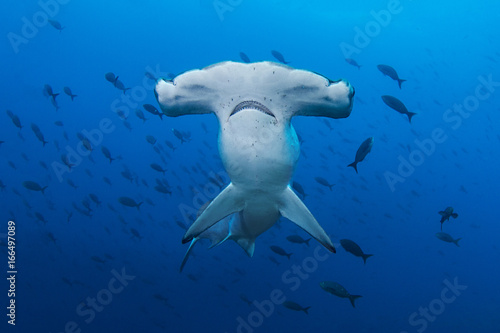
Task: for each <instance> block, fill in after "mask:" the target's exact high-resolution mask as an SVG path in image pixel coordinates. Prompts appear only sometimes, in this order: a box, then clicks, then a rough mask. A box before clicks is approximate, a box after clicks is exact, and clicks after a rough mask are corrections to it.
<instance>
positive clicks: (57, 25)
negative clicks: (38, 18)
mask: <svg viewBox="0 0 500 333" xmlns="http://www.w3.org/2000/svg"><path fill="white" fill-rule="evenodd" d="M49 23H50V25H51V26H53V27H54V28H56V29H57V30H59V32H61V31H62V30H63V29H64V28H65V27H63V26H62V25H61V23H59V22H58V21H56V20H49Z"/></svg>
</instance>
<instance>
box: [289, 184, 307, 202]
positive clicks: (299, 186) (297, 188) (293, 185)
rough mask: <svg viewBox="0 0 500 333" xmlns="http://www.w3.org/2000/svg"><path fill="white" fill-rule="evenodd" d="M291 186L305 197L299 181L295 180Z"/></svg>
mask: <svg viewBox="0 0 500 333" xmlns="http://www.w3.org/2000/svg"><path fill="white" fill-rule="evenodd" d="M292 188H293V189H294V190H295V191H297V193H298V194H300V195H301V196H302V197H303V198H305V197H306V192H305V191H304V188H303V187H302V185H300V184H299V183H297V182H295V181H294V182H292Z"/></svg>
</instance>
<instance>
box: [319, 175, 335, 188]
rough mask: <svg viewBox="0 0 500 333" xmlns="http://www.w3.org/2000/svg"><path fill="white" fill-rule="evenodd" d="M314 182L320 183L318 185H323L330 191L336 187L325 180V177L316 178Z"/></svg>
mask: <svg viewBox="0 0 500 333" xmlns="http://www.w3.org/2000/svg"><path fill="white" fill-rule="evenodd" d="M314 180H315V181H316V182H317V183H318V184H321V185H323V186H326V187H328V188H329V189H330V191H331V190H332V187H333V186H335V184H330V183H329V182H328V181H327V180H326V179H325V178H323V177H314Z"/></svg>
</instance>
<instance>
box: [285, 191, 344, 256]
mask: <svg viewBox="0 0 500 333" xmlns="http://www.w3.org/2000/svg"><path fill="white" fill-rule="evenodd" d="M280 201H281V202H280V206H279V210H280V213H281V215H282V216H283V217H286V218H287V219H289V220H290V221H292V222H293V223H295V224H296V225H298V226H299V227H301V228H302V229H304V230H305V231H307V232H308V233H309V234H310V235H311V236H312V237H314V238H315V239H316V240H317V241H318V242H320V243H321V244H322V245H323V246H324V247H326V248H327V249H328V250H329V251H331V252H334V253H335V252H336V250H335V247H334V246H333V244H332V241H331V240H330V237H328V235H327V234H326V233H325V231H324V230H323V228H321V226H320V225H319V223H318V221H316V219H315V218H314V216H313V215H312V214H311V212H310V211H309V209H307V207H306V205H304V203H303V202H302V201H301V200H300V199H299V197H298V196H297V195H296V194H295V193H294V192H293V190H292V189H291V188H290V186H287V188H286V190H285V191H283V193H282V197H281V200H280Z"/></svg>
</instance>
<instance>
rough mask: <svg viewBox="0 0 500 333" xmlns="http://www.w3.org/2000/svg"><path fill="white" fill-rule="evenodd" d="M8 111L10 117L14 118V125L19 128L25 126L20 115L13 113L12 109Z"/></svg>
mask: <svg viewBox="0 0 500 333" xmlns="http://www.w3.org/2000/svg"><path fill="white" fill-rule="evenodd" d="M6 113H7V115H8V116H9V118H10V119H11V120H12V123H13V124H14V126H16V127H17V128H19V129H21V128H23V126H22V125H21V121H20V120H19V117H18V116H16V115H15V114H13V113H12V111H10V110H7V111H6Z"/></svg>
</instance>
